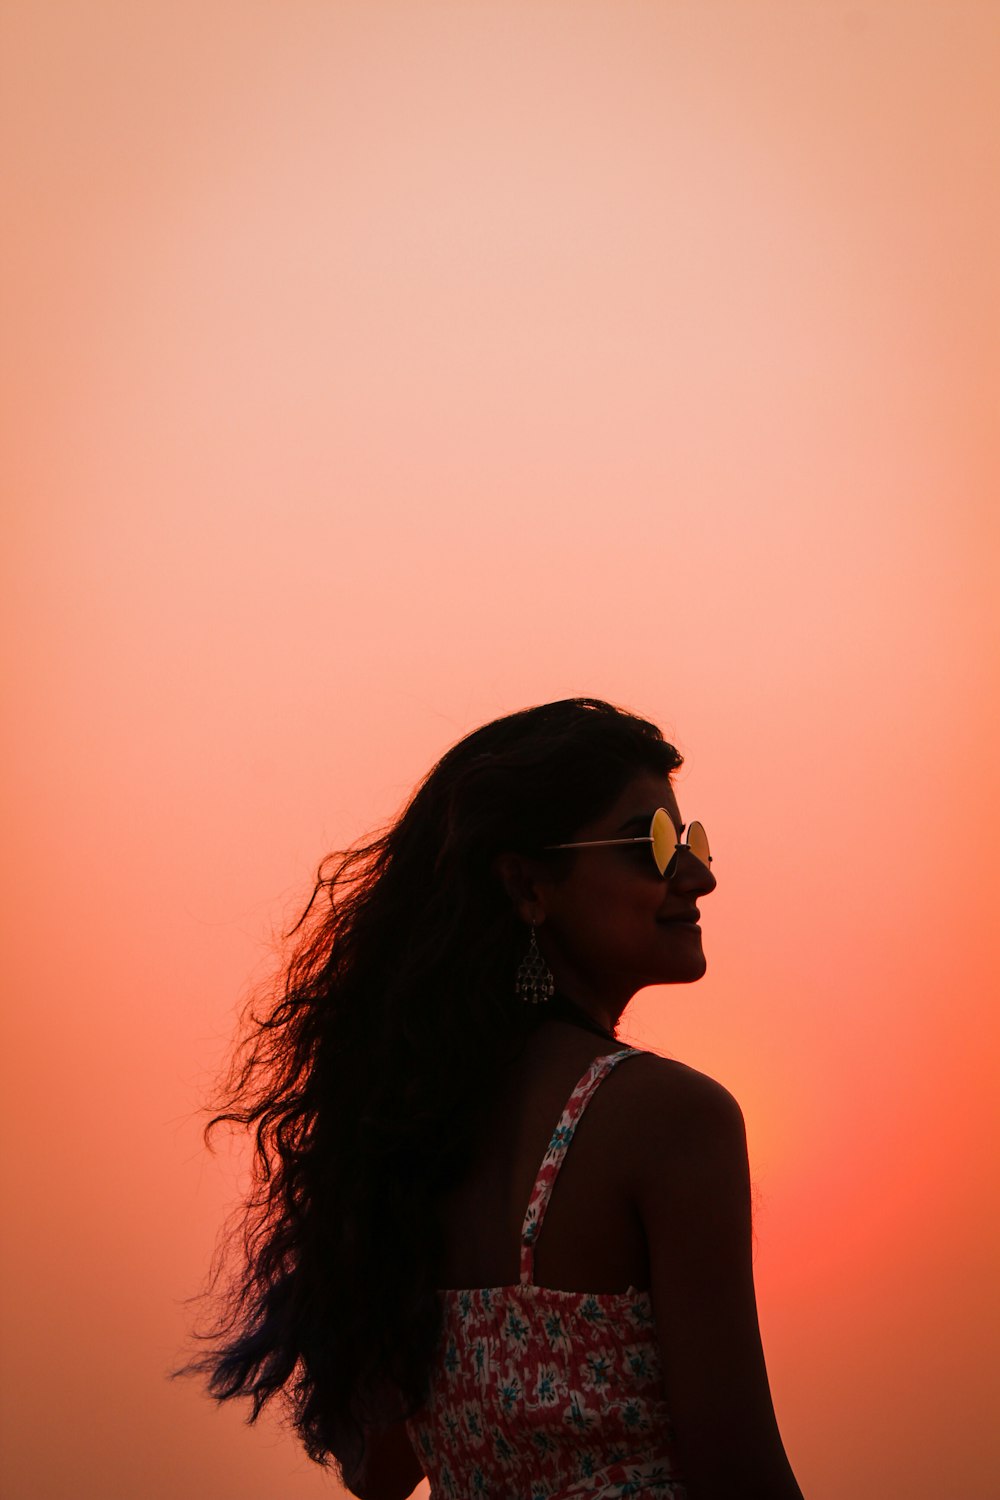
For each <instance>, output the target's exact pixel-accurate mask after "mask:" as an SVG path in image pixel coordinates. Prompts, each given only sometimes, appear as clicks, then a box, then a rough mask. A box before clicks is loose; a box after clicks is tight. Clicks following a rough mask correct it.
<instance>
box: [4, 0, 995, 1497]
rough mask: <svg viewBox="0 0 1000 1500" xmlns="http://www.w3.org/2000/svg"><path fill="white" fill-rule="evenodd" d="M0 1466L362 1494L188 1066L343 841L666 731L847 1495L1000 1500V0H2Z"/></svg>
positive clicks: (206, 1066) (26, 1492)
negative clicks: (250, 1350) (248, 1389)
mask: <svg viewBox="0 0 1000 1500" xmlns="http://www.w3.org/2000/svg"><path fill="white" fill-rule="evenodd" d="M0 24H2V37H0V40H2V47H0V53H2V56H3V63H2V68H3V74H4V76H3V80H2V85H3V86H2V89H0V122H2V148H3V155H4V160H3V162H2V164H0V165H2V170H0V183H2V188H0V192H2V198H3V212H4V225H3V229H2V243H3V246H4V252H3V254H4V263H5V269H4V272H3V287H2V291H3V299H4V306H3V327H4V330H5V331H4V337H3V349H2V352H0V359H2V372H0V374H2V402H3V424H4V440H3V448H2V453H3V459H2V462H3V466H4V494H5V500H6V505H5V518H6V536H7V541H6V546H5V548H4V578H3V587H2V590H0V610H2V612H3V617H4V624H5V627H6V628H5V630H4V633H3V640H4V646H3V652H4V658H3V659H4V669H5V685H6V694H7V702H8V717H7V724H8V731H7V735H6V751H5V755H6V765H5V774H4V778H3V787H4V796H5V800H6V802H7V814H8V829H9V832H8V839H7V845H8V847H7V852H8V859H7V861H6V869H5V875H4V880H5V893H4V902H3V914H4V919H5V925H6V929H7V932H6V937H5V941H4V945H3V955H4V957H3V962H4V968H5V970H6V985H5V992H6V996H7V1002H6V1007H5V1022H4V1049H3V1051H4V1062H3V1069H4V1074H5V1082H4V1104H5V1110H6V1113H7V1116H8V1118H7V1123H6V1124H5V1126H4V1131H3V1170H4V1180H5V1183H6V1189H7V1190H6V1203H7V1226H8V1227H7V1231H6V1233H5V1234H4V1235H3V1237H2V1273H3V1274H2V1302H3V1322H4V1329H3V1339H2V1353H0V1368H2V1375H3V1400H2V1411H3V1423H4V1427H3V1433H2V1446H0V1462H2V1476H3V1491H4V1496H5V1500H65V1497H67V1496H73V1497H74V1500H138V1497H141V1500H190V1497H201V1496H205V1497H209V1496H210V1497H211V1500H274V1497H275V1496H277V1495H280V1496H281V1497H282V1500H305V1497H307V1496H312V1495H317V1496H318V1495H321V1494H327V1495H333V1494H336V1493H337V1487H336V1485H335V1484H334V1482H333V1481H332V1479H331V1478H330V1477H329V1476H327V1475H324V1474H323V1473H322V1472H321V1471H320V1470H319V1469H318V1468H316V1467H315V1466H313V1465H311V1464H310V1463H309V1462H308V1460H307V1459H306V1458H305V1457H304V1456H303V1455H301V1454H300V1453H299V1452H298V1451H297V1449H296V1448H295V1447H294V1445H293V1443H292V1441H291V1440H290V1438H289V1437H288V1436H287V1435H286V1434H284V1433H283V1432H282V1431H281V1430H280V1429H279V1427H278V1426H277V1424H276V1423H274V1422H268V1423H262V1424H261V1425H260V1426H259V1427H258V1429H257V1430H255V1431H250V1430H248V1429H246V1428H245V1427H244V1426H243V1425H242V1421H241V1417H240V1414H239V1413H237V1412H234V1411H226V1412H221V1413H220V1412H217V1411H215V1409H214V1408H213V1407H212V1406H211V1405H210V1404H209V1402H208V1401H207V1400H206V1399H205V1398H204V1397H203V1396H201V1394H200V1393H199V1390H198V1388H197V1387H196V1386H195V1385H194V1383H193V1382H181V1383H174V1384H170V1383H169V1382H167V1380H166V1379H165V1378H164V1372H165V1371H166V1370H167V1368H168V1367H169V1366H170V1365H171V1363H173V1362H176V1360H177V1358H178V1355H179V1352H180V1351H181V1349H182V1345H183V1339H184V1335H185V1328H186V1326H187V1322H188V1319H189V1316H190V1314H189V1312H188V1310H186V1309H185V1307H184V1305H183V1299H184V1298H185V1297H188V1296H190V1295H191V1294H193V1293H194V1292H196V1291H197V1290H198V1288H199V1286H200V1285H201V1283H202V1280H203V1277H204V1274H205V1271H206V1269H207V1265H208V1261H209V1258H210V1256H211V1251H212V1246H213V1241H214V1236H215V1232H216V1229H217V1227H218V1225H219V1221H220V1217H221V1214H222V1212H223V1210H224V1208H225V1206H226V1204H227V1203H229V1202H230V1201H231V1200H232V1198H233V1195H234V1193H236V1192H237V1190H238V1185H239V1180H240V1170H241V1167H240V1161H239V1158H238V1157H237V1156H227V1155H226V1154H225V1153H223V1154H222V1155H221V1156H220V1157H218V1158H215V1159H213V1158H211V1157H208V1156H206V1155H205V1154H204V1153H203V1151H202V1150H201V1148H200V1144H199V1130H200V1125H201V1123H202V1121H201V1117H199V1115H198V1113H197V1111H198V1107H199V1105H200V1103H201V1102H202V1100H203V1099H204V1097H205V1095H206V1092H207V1090H208V1089H209V1087H210V1085H211V1081H212V1079H213V1077H214V1075H215V1072H216V1070H217V1068H218V1066H219V1064H220V1062H221V1060H222V1058H223V1055H224V1053H225V1050H226V1047H227V1045H228V1041H229V1039H230V1037H231V1035H232V1029H233V1024H234V1018H235V1014H236V1010H237V1007H238V1005H239V1003H240V1001H241V999H242V997H243V995H244V994H245V992H246V989H247V986H248V985H249V984H250V983H251V982H252V981H253V980H255V979H257V978H259V977H260V976H261V974H262V973H264V972H266V970H267V967H268V964H269V962H270V954H271V941H272V937H273V934H274V933H276V932H278V931H279V930H280V929H281V928H282V927H283V926H284V925H286V924H287V922H288V920H289V919H290V918H291V917H292V916H293V915H294V914H295V913H296V912H297V908H298V905H299V903H300V902H301V900H302V899H303V897H304V894H305V893H306V891H307V890H308V888H309V886H310V883H311V875H312V872H313V870H314V868H315V866H316V864H317V863H318V861H319V859H320V858H321V856H322V855H323V854H324V853H325V852H326V851H327V850H328V849H330V848H333V847H336V846H338V845H340V844H343V843H345V842H348V841H350V840H351V839H353V838H355V837H356V836H359V835H361V834H363V833H365V832H366V831H368V830H369V829H371V828H372V827H373V826H375V825H377V824H379V823H381V822H382V821H384V820H385V819H387V818H389V817H391V816H392V815H393V814H394V813H395V812H396V811H397V810H398V808H399V807H400V805H401V803H402V802H403V801H404V799H405V798H406V796H407V794H408V792H409V790H410V789H411V787H412V786H413V784H414V782H415V781H416V780H417V779H418V778H419V777H420V776H422V775H423V774H424V772H425V771H426V770H427V769H428V767H429V766H430V764H431V763H432V761H433V760H434V759H435V758H436V757H437V756H438V755H439V754H440V753H441V752H442V751H443V750H444V749H446V748H447V747H448V746H449V745H450V744H452V743H453V742H454V741H455V740H456V739H457V738H459V737H460V736H461V735H462V734H464V733H465V732H467V731H468V730H470V729H472V728H474V727H475V726H476V725H478V724H479V723H482V722H483V721H485V720H486V719H488V718H491V717H493V716H495V715H497V714H499V713H503V712H507V711H510V710H513V709H516V708H520V707H523V706H526V705H528V704H531V703H537V702H541V701H544V700H546V699H550V698H555V697H563V696H567V695H570V694H576V693H587V694H594V695H598V696H602V697H607V698H610V699H612V700H614V701H616V702H619V703H621V704H623V705H625V706H627V707H630V708H633V709H636V710H638V711H639V712H641V713H644V714H646V715H648V716H650V717H652V718H654V719H656V720H657V721H658V722H659V723H660V724H661V725H662V726H663V728H664V730H665V732H666V733H667V734H668V736H669V737H671V738H673V739H674V740H675V743H677V745H678V746H679V748H680V749H681V751H682V753H683V754H684V755H685V757H686V764H685V767H684V769H683V771H682V772H681V774H680V777H679V780H678V784H677V791H678V798H679V802H680V807H681V812H682V816H683V817H685V818H686V819H690V818H692V817H700V818H701V820H702V821H703V822H704V823H705V824H706V826H707V828H708V830H709V833H710V836H711V839H712V846H713V854H714V855H715V857H716V865H715V869H716V872H717V874H718V877H719V888H718V891H717V892H716V893H715V894H714V895H713V896H712V898H711V901H710V902H708V903H707V904H706V907H705V912H704V924H703V925H704V933H705V948H706V951H707V953H708V956H709V971H708V974H707V976H706V977H705V979H704V980H703V981H702V982H701V983H700V984H699V985H697V986H694V987H690V988H687V987H685V988H682V989H678V990H676V991H672V990H671V989H669V988H665V987H661V988H659V989H656V990H650V991H647V992H645V993H644V994H643V995H642V996H641V997H640V998H639V999H638V1000H637V1001H636V1002H635V1004H634V1006H633V1008H632V1010H631V1011H630V1012H629V1014H628V1016H627V1018H626V1022H625V1027H624V1035H625V1037H626V1039H628V1040H632V1041H637V1042H641V1043H644V1044H647V1045H652V1046H655V1047H658V1048H659V1049H661V1050H663V1051H665V1052H669V1053H670V1054H672V1055H674V1056H678V1057H681V1058H683V1059H684V1060H685V1061H687V1062H689V1063H691V1064H693V1065H694V1066H696V1067H699V1068H702V1069H704V1070H705V1071H707V1072H709V1073H711V1074H713V1075H714V1076H715V1077H717V1078H719V1079H720V1080H721V1081H722V1082H723V1083H725V1084H726V1085H727V1086H728V1087H729V1088H730V1089H731V1090H732V1091H733V1092H734V1093H735V1094H736V1096H737V1097H738V1098H739V1100H740V1102H741V1104H742V1105H743V1108H744V1112H745V1114H746V1117H747V1124H748V1132H749V1139H750V1148H751V1156H752V1166H753V1172H754V1176H755V1179H756V1183H757V1188H758V1196H759V1201H758V1207H757V1222H756V1230H757V1238H758V1249H757V1278H758V1291H759V1301H760V1309H761V1322H762V1328H763V1333H764V1341H765V1348H766V1351H767V1355H768V1361H769V1367H770V1370H771V1376H772V1386H773V1390H774V1394H775V1402H776V1407H777V1411H778V1416H779V1421H780V1423H781V1427H782V1431H783V1434H784V1437H785V1441H786V1446H787V1448H788V1451H789V1454H790V1456H791V1459H792V1462H793V1464H794V1467H795V1469H796V1472H797V1474H798V1476H799V1479H800V1483H801V1484H802V1487H803V1491H804V1493H805V1494H806V1496H807V1500H839V1497H841V1496H843V1495H845V1494H850V1495H851V1496H852V1497H854V1500H885V1497H886V1496H889V1495H904V1494H905V1495H906V1496H907V1500H939V1497H940V1496H941V1495H942V1494H948V1495H955V1496H959V1495H960V1496H962V1500H992V1497H994V1496H995V1495H996V1493H997V1490H998V1486H1000V1456H998V1452H997V1441H996V1437H995V1428H996V1422H995V1413H996V1409H997V1398H998V1395H1000V1391H998V1388H997V1377H996V1344H997V1333H998V1327H997V1305H996V1304H997V1296H996V1283H997V1277H996V1266H997V1263H998V1258H997V1257H998V1243H997V1241H998V1235H997V1228H998V1217H1000V1216H998V1212H997V1208H996V1156H997V1153H996V1141H997V1120H996V1105H995V1097H996V1084H995V1075H996V1066H997V1057H996V1053H997V1035H998V1023H997V1020H996V1013H995V1012H996V996H997V990H998V986H997V979H998V962H997V959H998V950H997V940H996V934H995V918H994V907H995V904H996V899H997V891H998V882H997V879H996V875H995V852H996V849H997V847H998V835H1000V818H998V794H997V783H996V777H995V769H994V768H995V761H996V749H995V747H996V744H997V733H998V728H1000V725H998V722H997V721H998V707H997V706H998V703H1000V682H998V680H997V678H998V674H997V661H998V655H997V646H998V632H997V619H998V612H997V607H996V596H997V589H998V557H1000V519H998V503H997V495H998V487H997V479H998V477H1000V476H998V468H1000V466H998V462H997V460H998V447H997V415H998V412H997V404H998V403H997V396H998V389H1000V380H998V375H1000V360H998V347H1000V340H998V329H1000V317H998V284H997V277H996V266H997V264H1000V233H998V230H1000V210H998V200H997V191H996V184H997V181H998V180H1000V128H998V119H997V111H996V104H995V83H996V78H997V76H998V64H1000V7H997V6H996V5H993V4H990V3H988V0H982V3H976V0H938V3H935V4H927V3H920V0H896V3H888V0H887V3H873V4H835V3H832V0H831V3H818V0H795V3H792V0H786V3H778V0H732V3H712V0H700V3H693V0H691V3H683V4H681V3H670V0H663V3H630V0H585V3H574V0H560V3H555V0H532V3H530V4H525V3H517V0H504V3H492V0H491V3H477V0H465V3H450V4H445V3H436V0H407V3H397V0H374V3H372V0H369V3H361V0H282V3H280V4H279V3H277V0H239V3H237V0H199V3H197V4H195V3H193V0H171V3H169V4H168V3H166V0H91V3H85V0H81V3H78V4H73V5H63V4H58V3H55V0H7V3H5V4H4V5H3V7H2V12H0Z"/></svg>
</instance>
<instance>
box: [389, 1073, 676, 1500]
mask: <svg viewBox="0 0 1000 1500" xmlns="http://www.w3.org/2000/svg"><path fill="white" fill-rule="evenodd" d="M640 1055H641V1054H640V1053H639V1052H637V1051H635V1050H633V1049H632V1048H626V1049H625V1050H623V1051H621V1052H612V1053H609V1054H608V1055H607V1056H605V1057H599V1058H596V1059H595V1061H594V1062H593V1063H591V1065H590V1067H589V1068H588V1069H587V1071H586V1073H584V1075H583V1077H582V1078H581V1079H580V1082H579V1083H578V1084H577V1086H576V1088H575V1089H574V1090H573V1092H572V1094H571V1095H570V1097H569V1101H568V1103H567V1105H566V1108H565V1109H564V1110H563V1113H562V1116H561V1118H560V1120H559V1123H558V1125H557V1126H556V1128H555V1132H554V1134H553V1136H552V1139H551V1141H550V1142H549V1146H548V1149H547V1151H546V1152H545V1155H544V1157H543V1158H542V1165H541V1168H540V1169H539V1173H538V1177H537V1178H536V1180H535V1186H534V1189H533V1191H532V1194H531V1199H530V1201H529V1203H528V1211H527V1213H526V1214H525V1216H524V1225H523V1228H522V1230H521V1279H520V1282H519V1284H518V1285H516V1286H501V1287H482V1288H477V1289H475V1290H470V1291H443V1292H441V1294H440V1295H441V1298H442V1301H443V1314H444V1321H443V1328H442V1335H441V1340H440V1343H439V1345H438V1349H437V1353H436V1355H435V1361H434V1365H433V1367H432V1371H431V1394H430V1397H429V1399H428V1402H427V1405H426V1406H425V1408H424V1409H423V1411H421V1412H418V1413H417V1414H416V1416H414V1417H411V1418H410V1420H409V1422H408V1423H407V1428H408V1431H409V1436H410V1440H411V1442H412V1444H413V1448H414V1451H415V1452H416V1453H417V1455H418V1456H419V1457H420V1458H421V1459H422V1461H423V1463H424V1467H425V1472H426V1473H427V1476H428V1478H429V1479H430V1483H431V1500H619V1497H623V1496H627V1495H628V1496H635V1497H642V1500H645V1497H650V1500H651V1497H654V1496H655V1497H657V1500H684V1497H685V1491H684V1488H683V1486H682V1485H681V1484H680V1482H679V1480H678V1479H677V1478H676V1475H675V1472H674V1468H673V1463H672V1460H671V1456H670V1422H669V1418H668V1415H667V1411H666V1406H665V1404H664V1400H663V1389H662V1372H661V1365H660V1353H659V1346H658V1344H657V1339H656V1327H655V1324H654V1322H653V1308H652V1303H651V1301H650V1296H649V1293H648V1292H639V1291H636V1290H635V1288H634V1287H630V1288H629V1290H628V1291H626V1292H599V1293H597V1292H563V1291H556V1290H553V1289H552V1288H551V1287H543V1286H536V1285H535V1283H534V1282H533V1281H532V1269H533V1263H534V1254H535V1244H536V1242H537V1240H538V1236H539V1234H540V1232H541V1228H542V1222H543V1220H544V1218H545V1210H546V1208H547V1207H548V1204H549V1199H550V1197H551V1195H552V1188H553V1185H554V1183H555V1180H556V1177H557V1176H558V1174H559V1169H560V1167H561V1166H562V1163H563V1160H564V1159H565V1156H566V1152H567V1150H568V1149H569V1145H570V1142H571V1141H572V1139H573V1132H574V1131H575V1129H576V1127H577V1125H578V1124H579V1121H580V1116H581V1115H582V1114H583V1111H584V1109H585V1108H586V1106H587V1104H588V1102H589V1100H590V1099H591V1098H592V1096H593V1094H594V1092H595V1090H596V1089H597V1087H598V1085H599V1084H600V1083H601V1082H602V1080H603V1079H605V1078H606V1077H607V1076H608V1075H609V1073H610V1072H611V1070H612V1069H613V1068H614V1067H616V1066H617V1065H618V1064H619V1063H621V1062H624V1060H625V1059H626V1058H628V1057H637V1056H640Z"/></svg>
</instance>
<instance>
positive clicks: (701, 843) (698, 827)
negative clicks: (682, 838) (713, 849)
mask: <svg viewBox="0 0 1000 1500" xmlns="http://www.w3.org/2000/svg"><path fill="white" fill-rule="evenodd" d="M688 843H689V845H690V847H691V853H692V854H693V855H694V856H695V858H696V859H700V860H701V862H702V864H703V865H710V864H711V862H712V856H711V855H710V854H709V852H708V835H707V834H706V832H705V829H704V826H703V825H702V824H701V823H692V824H691V827H690V828H689V829H688Z"/></svg>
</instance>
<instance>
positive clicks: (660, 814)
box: [650, 807, 677, 875]
mask: <svg viewBox="0 0 1000 1500" xmlns="http://www.w3.org/2000/svg"><path fill="white" fill-rule="evenodd" d="M650 833H651V834H652V839H653V858H654V859H655V860H656V868H657V869H658V870H659V872H660V874H661V875H665V874H666V873H667V866H668V865H669V864H670V861H671V860H672V859H673V857H674V850H675V849H676V847H677V829H676V828H675V827H674V825H673V821H672V820H671V817H670V814H669V813H668V812H667V810H666V808H665V807H658V808H657V809H656V811H655V813H654V814H653V826H652V828H651V829H650Z"/></svg>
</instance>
